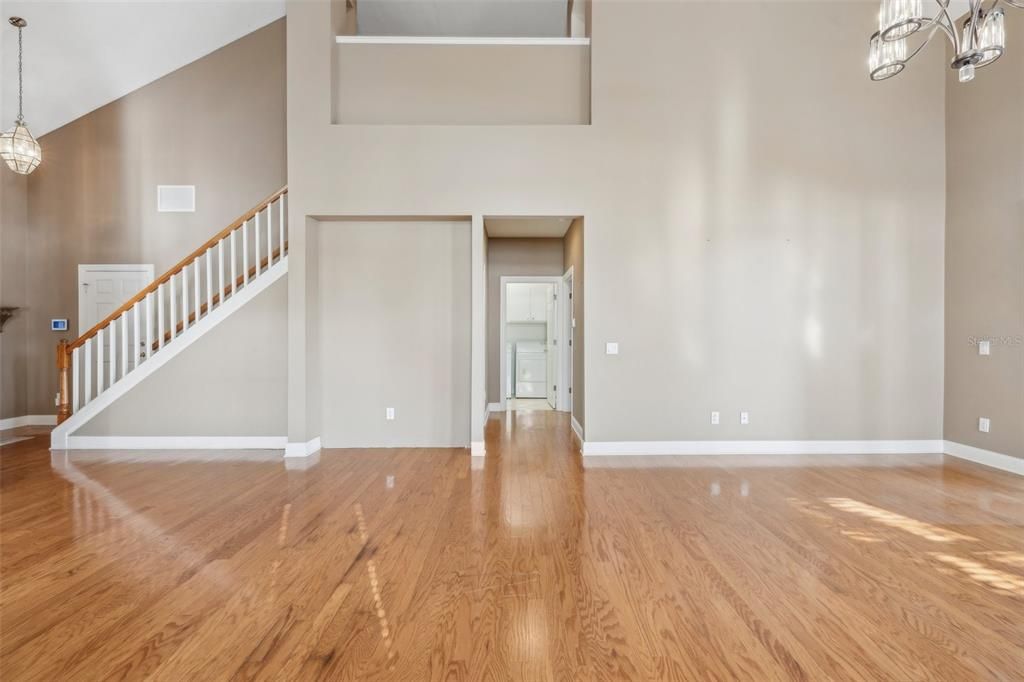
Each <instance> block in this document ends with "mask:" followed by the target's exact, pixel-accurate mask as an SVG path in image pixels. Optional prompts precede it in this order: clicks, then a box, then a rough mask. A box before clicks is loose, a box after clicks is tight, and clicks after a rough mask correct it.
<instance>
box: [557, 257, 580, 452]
mask: <svg viewBox="0 0 1024 682" xmlns="http://www.w3.org/2000/svg"><path fill="white" fill-rule="evenodd" d="M575 288H576V276H575V273H574V272H573V269H572V266H571V265H570V266H569V269H568V270H566V271H565V272H564V273H562V286H561V288H560V289H559V292H560V293H559V295H560V296H561V297H562V306H561V307H560V308H559V310H560V311H561V318H562V319H561V320H560V321H559V324H561V330H562V335H561V340H559V342H558V343H559V345H560V346H561V349H560V351H559V363H560V365H561V366H560V367H559V377H558V381H559V383H561V384H562V386H564V387H565V390H564V391H561V392H559V394H558V407H559V409H561V410H562V411H563V412H568V413H569V414H572V382H573V380H574V378H573V374H574V372H575V368H574V367H573V362H575V358H574V357H573V352H572V344H573V342H574V341H575V340H576V328H575V327H574V326H573V321H574V320H575V319H576V316H575V315H574V314H573V313H574V310H575V304H574V303H573V301H574V299H575V296H574V295H573V294H574V293H575ZM579 435H580V443H582V442H583V430H582V429H580V434H579Z"/></svg>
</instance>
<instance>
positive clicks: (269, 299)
mask: <svg viewBox="0 0 1024 682" xmlns="http://www.w3.org/2000/svg"><path fill="white" fill-rule="evenodd" d="M287 321H288V278H287V275H286V276H285V277H284V278H282V279H280V280H278V281H277V282H275V283H274V284H272V285H270V287H269V288H267V289H266V290H265V291H263V292H261V293H260V294H259V295H258V296H256V297H255V298H254V299H252V300H251V301H249V302H248V303H246V304H245V306H244V307H242V308H241V309H239V310H237V311H235V312H234V313H232V314H231V316H230V317H228V318H227V319H226V320H225V321H224V322H222V323H220V324H219V325H217V326H216V327H215V328H214V329H212V330H210V331H209V332H208V333H207V334H205V335H204V336H203V337H202V338H200V339H199V340H197V341H196V342H195V343H193V344H192V345H191V346H189V347H188V349H187V350H186V351H185V352H184V353H182V354H181V355H179V356H177V357H175V358H173V359H172V360H171V361H170V362H168V363H167V364H166V365H164V366H163V367H161V368H160V369H158V370H157V371H156V372H155V373H154V374H153V375H151V376H150V377H147V378H146V380H145V381H143V382H142V383H140V384H139V385H138V386H136V387H135V388H133V389H132V390H130V391H128V392H127V393H126V394H125V395H124V396H122V397H121V398H119V399H117V400H116V401H114V402H113V403H112V404H111V405H110V407H108V408H107V409H105V410H103V411H102V412H100V413H99V414H98V415H97V416H96V417H95V418H93V419H92V420H90V421H88V422H86V423H85V425H83V426H82V428H80V429H79V430H78V431H76V432H74V433H72V434H71V435H72V436H284V435H285V428H286V423H287V407H288V405H287V397H288V390H287V382H288V376H287V371H288V369H287V360H288V327H287Z"/></svg>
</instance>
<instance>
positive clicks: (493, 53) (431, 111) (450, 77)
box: [333, 44, 590, 125]
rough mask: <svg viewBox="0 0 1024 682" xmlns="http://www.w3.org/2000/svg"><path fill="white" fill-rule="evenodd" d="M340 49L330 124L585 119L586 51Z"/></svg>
mask: <svg viewBox="0 0 1024 682" xmlns="http://www.w3.org/2000/svg"><path fill="white" fill-rule="evenodd" d="M380 48H381V46H379V45H362V44H356V45H337V46H336V48H335V61H334V77H335V81H334V100H333V106H334V120H335V122H337V123H376V124H399V123H414V124H417V123H418V124H446V125H454V124H461V125H482V124H490V125H499V124H538V123H547V124H559V123H562V124H569V123H588V122H589V121H590V48H589V47H586V46H576V45H568V46H567V45H561V46H506V45H495V46H487V47H484V48H482V49H481V48H479V47H467V46H463V45H455V46H450V45H393V46H387V49H386V50H381V49H380Z"/></svg>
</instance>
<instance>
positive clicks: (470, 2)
mask: <svg viewBox="0 0 1024 682" xmlns="http://www.w3.org/2000/svg"><path fill="white" fill-rule="evenodd" d="M567 11H568V0H358V13H357V17H358V22H359V34H360V35H373V36H472V37H493V36H506V37H514V38H522V37H531V38H559V37H564V36H565V34H566V13H567Z"/></svg>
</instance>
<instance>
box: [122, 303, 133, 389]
mask: <svg viewBox="0 0 1024 682" xmlns="http://www.w3.org/2000/svg"><path fill="white" fill-rule="evenodd" d="M130 312H131V311H130V310H126V311H125V312H124V314H123V315H121V374H120V375H119V376H120V377H121V378H122V379H123V378H124V375H125V374H127V373H128V372H129V371H131V370H129V369H128V315H129V313H130Z"/></svg>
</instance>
